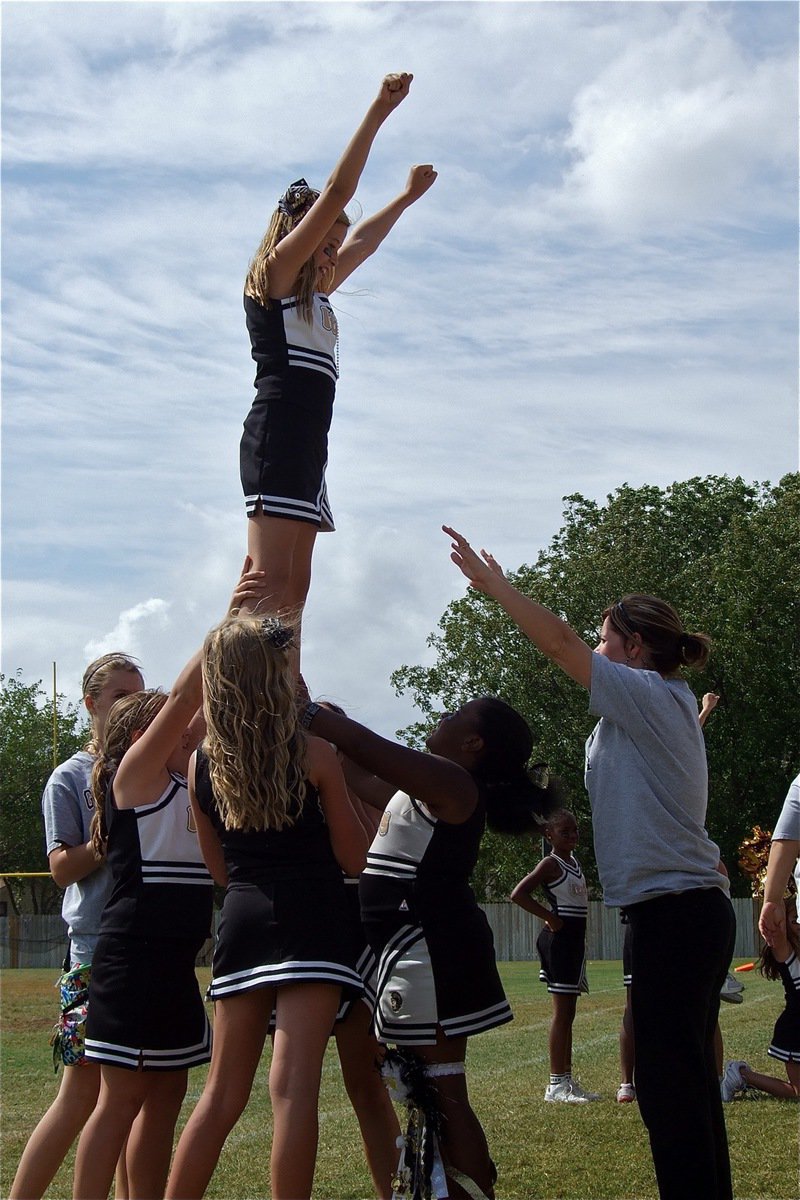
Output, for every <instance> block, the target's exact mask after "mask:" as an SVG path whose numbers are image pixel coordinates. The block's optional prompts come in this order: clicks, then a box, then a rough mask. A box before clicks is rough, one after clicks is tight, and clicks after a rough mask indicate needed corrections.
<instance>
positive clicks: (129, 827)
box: [74, 564, 259, 1200]
mask: <svg viewBox="0 0 800 1200" xmlns="http://www.w3.org/2000/svg"><path fill="white" fill-rule="evenodd" d="M247 565H248V564H246V565H245V572H246V568H247ZM258 581H259V577H258V576H257V575H256V576H252V575H248V574H247V573H243V574H242V576H241V577H240V579H239V582H238V583H237V586H236V589H235V590H234V594H233V598H232V601H231V604H232V605H233V606H238V605H240V604H241V603H242V601H243V600H244V599H253V598H257V596H258ZM201 694H202V684H201V675H200V658H199V654H197V655H195V656H194V658H193V659H192V660H191V661H190V662H189V663H188V664H187V666H186V667H184V669H183V671H182V672H181V673H180V675H179V677H178V679H177V681H176V682H175V685H174V686H173V688H172V690H171V692H170V693H169V695H168V696H165V695H164V694H162V693H158V692H137V693H136V694H135V695H132V696H128V697H126V698H124V699H122V700H118V701H117V703H116V704H115V705H114V706H113V708H112V709H111V712H110V713H109V716H108V721H107V723H106V728H105V733H104V736H103V742H102V746H101V747H100V750H99V752H98V756H97V760H96V762H95V765H94V770H93V774H92V791H93V796H94V803H95V810H96V815H95V818H94V820H93V823H92V844H93V846H94V847H95V848H96V849H97V850H98V852H100V851H101V850H102V848H103V847H107V857H108V864H109V867H110V868H111V873H112V876H113V887H112V891H111V896H110V898H109V900H108V903H107V904H106V907H105V910H104V912H103V917H102V921H101V926H100V936H99V939H98V942H97V948H96V951H95V957H94V961H93V964H92V980H91V986H90V1003H89V1016H88V1021H87V1026H86V1057H87V1059H89V1060H90V1061H92V1062H94V1063H98V1064H99V1066H100V1073H101V1085H100V1095H99V1098H98V1101H97V1107H96V1108H95V1110H94V1113H93V1114H92V1116H91V1117H90V1118H89V1120H88V1122H87V1123H86V1126H85V1128H84V1131H83V1133H82V1135H81V1139H80V1142H79V1144H78V1151H77V1155H76V1159H75V1186H74V1195H75V1197H76V1198H77V1200H98V1198H99V1197H105V1196H107V1194H108V1188H109V1185H110V1183H111V1178H112V1175H113V1172H114V1164H115V1162H116V1161H117V1157H118V1155H119V1152H120V1149H121V1147H122V1145H123V1144H124V1142H125V1139H126V1137H128V1134H129V1133H130V1138H129V1140H128V1151H127V1157H126V1161H127V1164H128V1182H129V1195H130V1197H131V1200H157V1198H158V1197H160V1196H163V1194H164V1185H165V1182H166V1178H167V1172H168V1170H169V1160H170V1156H171V1152H172V1138H173V1132H174V1128H175V1122H176V1120H177V1117H178V1113H179V1111H180V1107H181V1102H182V1100H183V1097H184V1094H185V1092H186V1083H187V1069H188V1067H189V1066H196V1065H198V1064H200V1063H204V1062H208V1060H209V1058H210V1047H211V1031H210V1028H209V1024H208V1020H207V1017H206V1013H205V1008H204V1006H203V1001H202V998H201V996H200V992H199V989H198V986H197V978H196V975H195V959H196V957H197V953H198V951H199V950H200V948H201V946H202V945H203V942H204V941H205V940H206V938H207V937H208V935H209V931H210V926H211V907H212V886H211V877H210V876H209V873H208V871H207V870H206V867H205V864H204V863H203V860H202V856H201V853H200V847H199V845H198V841H197V834H196V832H195V830H194V826H193V824H192V822H191V820H190V819H189V798H188V791H187V784H186V778H185V773H186V769H187V765H188V761H189V756H190V754H191V752H192V750H193V749H194V746H196V744H197V741H198V740H199V736H200V729H201V727H200V725H199V724H198V722H197V721H196V720H195V719H194V718H195V714H196V713H197V709H198V707H199V705H200V700H201ZM140 1110H141V1111H140ZM137 1114H140V1115H139V1119H138V1120H137V1121H136V1124H135V1125H134V1127H133V1130H131V1125H132V1123H133V1121H134V1118H135V1117H136V1116H137Z"/></svg>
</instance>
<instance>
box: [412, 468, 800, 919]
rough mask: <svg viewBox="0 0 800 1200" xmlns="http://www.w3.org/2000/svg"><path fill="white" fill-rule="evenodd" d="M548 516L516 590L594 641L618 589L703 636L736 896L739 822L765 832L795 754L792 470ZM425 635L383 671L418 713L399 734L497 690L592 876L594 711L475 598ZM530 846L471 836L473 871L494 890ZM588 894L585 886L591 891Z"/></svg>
mask: <svg viewBox="0 0 800 1200" xmlns="http://www.w3.org/2000/svg"><path fill="white" fill-rule="evenodd" d="M565 503H566V508H565V510H564V524H563V526H562V528H561V529H560V530H559V532H558V533H557V534H556V535H555V537H554V538H553V540H552V542H551V543H550V545H549V546H548V547H547V549H545V550H543V551H542V552H541V553H540V554H539V556H538V558H537V560H536V562H535V564H533V565H523V566H521V567H520V568H519V570H517V571H509V572H508V574H509V577H510V578H511V580H512V582H513V583H514V584H515V586H517V587H518V588H520V590H521V591H523V592H525V593H526V594H527V595H530V596H531V597H533V598H535V599H536V600H538V601H539V602H540V603H541V604H544V605H546V606H547V607H548V608H551V609H553V610H554V611H555V612H558V613H559V614H560V615H561V616H563V617H564V618H565V620H567V621H568V622H569V623H570V625H572V626H573V628H575V629H576V630H577V631H578V632H579V633H580V634H581V636H582V637H584V638H585V639H586V640H587V641H588V642H589V643H590V644H594V642H595V640H596V638H597V633H598V629H599V625H600V620H601V613H602V611H603V609H604V608H605V607H606V606H607V605H608V604H610V603H612V602H613V601H614V600H616V599H618V598H619V597H620V596H621V595H623V594H625V593H626V592H649V593H652V594H654V595H658V596H662V597H663V598H664V599H666V600H669V601H670V602H671V603H672V604H674V605H675V607H676V608H677V610H678V612H679V613H680V614H681V617H682V618H683V620H684V623H685V625H686V627H687V628H688V629H690V630H693V631H704V632H707V633H709V634H711V636H712V637H713V638H714V651H713V654H712V657H711V660H710V662H709V664H708V667H707V669H706V670H705V671H704V672H703V673H696V674H693V675H691V676H689V682H690V683H691V685H692V687H693V688H694V690H695V692H696V694H697V696H698V699H699V698H700V697H701V696H702V694H703V692H706V691H715V692H719V693H720V695H721V697H722V699H721V703H720V705H719V707H718V708H717V710H716V711H715V713H714V714H713V715H712V716H711V718H710V720H709V722H708V724H707V726H706V743H707V747H708V762H709V781H710V787H709V809H708V828H709V832H710V833H711V836H712V837H713V838H714V839H715V840H716V841H717V842H718V843H719V845H720V849H721V852H722V857H723V860H724V861H725V862H726V864H727V865H728V867H729V870H730V872H731V876H732V880H733V884H734V890H735V892H736V893H737V894H741V895H746V894H748V888H747V883H746V881H745V880H744V879H743V878H742V877H741V876H740V875H739V872H738V869H737V857H738V855H737V848H738V845H739V842H740V841H741V839H742V838H743V837H744V836H745V835H746V834H747V833H748V832H749V830H750V829H751V827H752V825H753V824H754V823H758V824H761V825H763V826H764V827H765V828H769V829H771V828H772V826H773V824H774V821H775V818H776V815H777V813H778V811H779V809H780V806H781V803H782V800H783V797H784V795H785V793H786V789H787V786H788V783H789V781H790V779H791V778H792V776H793V775H794V774H795V772H796V771H797V769H798V764H800V690H799V689H798V676H799V672H800V591H799V590H798V579H797V576H798V567H797V564H798V558H800V475H798V474H792V475H787V476H785V478H783V479H782V480H781V481H780V483H779V484H778V485H777V486H775V487H772V486H771V485H769V484H766V483H765V484H759V483H753V484H748V483H745V482H744V481H743V480H742V479H741V478H730V477H727V476H708V477H706V478H694V479H689V480H686V481H681V482H677V483H674V484H672V485H671V486H670V487H667V488H664V489H660V488H657V487H650V486H647V487H640V488H632V487H629V486H628V485H627V484H624V485H622V486H621V487H619V488H617V490H616V491H615V492H614V493H612V494H611V495H609V496H608V497H607V499H606V503H605V504H603V505H601V504H597V503H595V502H594V501H592V500H587V499H585V498H584V497H583V496H580V495H573V496H568V497H566V498H565ZM428 644H429V645H430V646H431V647H432V648H433V649H434V650H435V651H436V656H437V657H436V662H435V663H434V665H433V666H432V667H419V666H403V667H400V668H399V669H398V670H397V671H395V672H394V674H393V675H392V682H393V684H394V686H395V689H396V691H397V692H398V694H402V693H404V692H411V694H412V695H413V697H414V700H415V703H416V704H417V706H418V708H419V709H420V712H421V714H422V719H421V720H420V721H419V722H418V723H417V724H415V725H412V726H410V727H409V728H408V729H407V730H405V731H404V735H405V736H406V738H407V739H408V740H409V741H410V742H411V743H412V744H416V745H419V744H421V742H422V741H423V740H424V736H425V734H426V732H427V730H428V729H429V728H430V726H431V724H432V722H433V716H434V714H435V713H436V712H438V711H440V710H441V709H449V708H452V707H455V706H457V705H458V704H460V703H462V702H463V701H464V700H465V699H468V698H469V697H470V696H475V695H480V694H482V693H490V694H494V695H499V696H502V697H503V698H504V699H506V700H508V702H509V703H511V704H513V705H514V707H515V708H518V709H519V710H520V712H522V713H523V714H524V715H525V716H526V718H527V719H528V721H529V722H530V724H531V727H532V729H533V730H534V734H535V737H536V740H537V754H538V757H540V758H542V759H545V760H547V761H548V762H549V763H550V764H551V768H552V769H553V770H554V771H555V772H556V773H558V774H559V775H560V776H561V777H562V778H563V779H564V781H565V782H566V784H567V786H568V788H569V791H570V795H571V799H572V803H573V806H574V808H575V810H576V813H577V815H578V817H579V819H580V822H581V826H582V840H581V858H582V861H584V860H585V866H586V869H587V874H588V875H589V878H590V879H591V880H593V882H594V884H595V886H596V884H597V878H596V867H595V864H594V856H593V853H592V851H591V847H590V840H591V839H590V825H591V815H590V812H589V807H588V800H587V798H586V795H585V791H584V788H583V746H584V741H585V739H586V737H587V735H588V733H589V732H590V730H591V728H592V726H593V724H594V719H593V718H592V717H591V716H590V715H589V712H588V705H587V697H586V693H585V692H584V690H583V689H582V688H580V687H578V686H577V684H574V683H573V682H572V681H571V680H570V679H568V678H567V677H566V676H565V675H564V674H563V673H562V672H561V671H559V670H558V668H556V667H554V666H553V665H552V664H551V663H549V662H548V661H547V660H546V659H545V658H544V657H543V656H542V655H541V654H539V653H538V652H537V651H536V650H535V649H534V648H533V646H532V645H531V644H530V643H529V642H528V640H527V639H526V638H525V637H524V636H523V635H522V634H521V633H520V632H519V631H518V630H517V629H516V627H515V626H514V625H513V624H512V623H511V622H510V621H509V620H508V618H507V617H506V616H505V614H504V613H503V612H502V611H501V610H500V609H499V607H498V606H497V605H496V604H495V603H494V602H493V601H492V600H490V599H489V598H488V597H486V596H484V595H482V594H481V593H478V592H475V591H469V592H467V594H466V595H465V596H464V597H463V598H462V599H459V600H456V601H454V602H453V603H452V604H450V605H449V606H448V608H447V610H446V611H445V613H444V615H443V616H442V618H441V620H440V621H439V625H438V631H437V632H436V633H434V634H432V635H431V637H430V638H429V639H428ZM537 852H538V844H537V845H536V847H535V848H534V849H532V848H531V846H530V845H529V844H520V843H513V842H509V841H508V840H507V839H500V838H495V837H492V836H487V838H486V840H485V842H484V847H483V850H482V853H481V861H480V863H479V866H478V870H477V872H476V878H475V883H476V886H477V889H478V891H479V893H480V894H482V895H484V896H485V898H487V899H495V898H497V899H501V898H504V897H505V896H507V895H508V892H509V890H510V888H511V887H512V886H513V884H514V883H515V882H516V881H517V879H518V878H520V876H521V875H522V874H523V873H524V872H525V871H526V870H528V869H530V864H531V861H532V858H533V857H534V855H535V854H536V853H537ZM598 894H599V893H598Z"/></svg>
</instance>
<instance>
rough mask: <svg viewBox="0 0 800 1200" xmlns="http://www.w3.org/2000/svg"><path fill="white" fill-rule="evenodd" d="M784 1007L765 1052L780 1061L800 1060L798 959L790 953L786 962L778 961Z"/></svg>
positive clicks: (799, 972) (799, 969)
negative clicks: (784, 997)
mask: <svg viewBox="0 0 800 1200" xmlns="http://www.w3.org/2000/svg"><path fill="white" fill-rule="evenodd" d="M778 970H779V971H780V974H781V982H782V983H783V990H784V992H785V993H786V1007H785V1008H784V1010H783V1012H782V1013H781V1015H780V1016H779V1017H778V1019H777V1021H776V1022H775V1029H774V1031H773V1034H772V1042H771V1044H770V1047H769V1049H768V1050H767V1054H771V1055H772V1057H773V1058H779V1059H780V1060H781V1062H785V1063H787V1062H800V960H798V957H797V955H796V954H794V953H792V954H791V955H790V957H789V958H788V959H787V960H786V962H783V963H778Z"/></svg>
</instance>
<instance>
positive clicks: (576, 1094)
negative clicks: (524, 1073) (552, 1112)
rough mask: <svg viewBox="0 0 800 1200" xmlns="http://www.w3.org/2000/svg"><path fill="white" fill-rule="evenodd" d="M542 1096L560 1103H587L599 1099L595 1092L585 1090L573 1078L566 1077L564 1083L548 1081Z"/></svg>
mask: <svg viewBox="0 0 800 1200" xmlns="http://www.w3.org/2000/svg"><path fill="white" fill-rule="evenodd" d="M544 1098H545V1100H548V1101H560V1102H561V1103H562V1104H588V1103H589V1101H590V1100H599V1099H600V1096H599V1095H598V1094H597V1093H595V1092H585V1091H584V1090H583V1088H582V1087H581V1086H580V1084H579V1083H576V1081H575V1080H574V1079H568V1080H567V1081H566V1082H565V1083H548V1085H547V1087H546V1089H545V1093H544Z"/></svg>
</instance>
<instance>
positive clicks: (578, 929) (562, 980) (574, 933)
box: [536, 918, 589, 996]
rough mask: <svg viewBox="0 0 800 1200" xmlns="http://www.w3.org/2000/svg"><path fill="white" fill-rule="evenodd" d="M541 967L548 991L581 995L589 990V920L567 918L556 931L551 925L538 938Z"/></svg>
mask: <svg viewBox="0 0 800 1200" xmlns="http://www.w3.org/2000/svg"><path fill="white" fill-rule="evenodd" d="M536 949H537V951H538V954H539V961H540V963H541V968H540V970H539V978H540V979H541V981H542V983H546V984H547V990H548V992H555V993H557V994H558V995H564V996H579V995H580V994H581V992H588V991H589V984H588V982H587V979H586V922H585V921H583V920H569V919H568V918H565V919H564V925H563V928H561V929H559V931H558V933H552V932H551V931H550V930H549V929H548V928H547V926H545V927H544V929H543V930H542V932H541V933H540V934H539V936H538V938H537V939H536Z"/></svg>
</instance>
